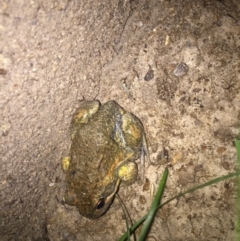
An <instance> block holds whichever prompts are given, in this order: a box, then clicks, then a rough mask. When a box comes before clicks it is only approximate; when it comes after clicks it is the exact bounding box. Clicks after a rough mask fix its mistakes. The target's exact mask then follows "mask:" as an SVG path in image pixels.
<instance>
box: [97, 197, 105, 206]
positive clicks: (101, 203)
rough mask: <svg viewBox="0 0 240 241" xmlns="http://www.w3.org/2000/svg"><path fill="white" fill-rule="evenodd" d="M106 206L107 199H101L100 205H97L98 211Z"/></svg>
mask: <svg viewBox="0 0 240 241" xmlns="http://www.w3.org/2000/svg"><path fill="white" fill-rule="evenodd" d="M104 206H105V199H104V197H101V198H100V199H99V200H98V203H97V205H96V209H101V208H103V207H104Z"/></svg>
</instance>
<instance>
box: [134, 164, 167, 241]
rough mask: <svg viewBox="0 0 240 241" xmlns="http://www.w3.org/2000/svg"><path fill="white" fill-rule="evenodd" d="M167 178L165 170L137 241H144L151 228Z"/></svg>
mask: <svg viewBox="0 0 240 241" xmlns="http://www.w3.org/2000/svg"><path fill="white" fill-rule="evenodd" d="M167 177H168V169H167V168H165V170H164V173H163V176H162V179H161V181H160V183H159V186H158V190H157V193H156V195H155V198H154V200H153V202H152V205H151V208H150V210H149V212H148V216H147V218H146V220H145V222H144V225H143V227H142V230H141V233H140V236H139V239H138V240H139V241H144V240H145V239H146V237H147V235H148V232H149V230H150V228H151V225H152V222H153V220H154V217H155V215H156V212H157V207H158V206H159V204H160V202H161V198H162V195H163V191H164V188H165V185H166V182H167Z"/></svg>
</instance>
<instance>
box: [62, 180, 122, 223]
mask: <svg viewBox="0 0 240 241" xmlns="http://www.w3.org/2000/svg"><path fill="white" fill-rule="evenodd" d="M119 184H120V179H118V180H116V181H112V182H111V183H109V184H108V185H107V186H105V187H104V186H99V185H96V186H95V188H93V189H92V191H91V192H90V190H89V187H90V186H92V183H87V184H86V185H85V186H82V187H81V192H79V193H76V192H75V191H76V189H75V191H73V189H71V188H68V189H67V191H66V194H65V197H64V199H65V202H66V203H67V204H69V205H72V206H76V207H77V208H78V211H79V213H80V214H81V215H83V216H84V217H87V218H90V219H95V218H98V217H100V216H102V215H103V214H104V213H105V212H106V211H107V210H108V208H109V207H110V205H111V203H112V201H113V198H114V196H115V194H116V192H117V189H118V186H119ZM86 187H88V189H86Z"/></svg>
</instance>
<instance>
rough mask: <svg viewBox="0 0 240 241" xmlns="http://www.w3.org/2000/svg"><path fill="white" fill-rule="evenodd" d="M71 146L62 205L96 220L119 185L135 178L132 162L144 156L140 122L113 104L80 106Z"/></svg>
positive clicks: (66, 160)
mask: <svg viewBox="0 0 240 241" xmlns="http://www.w3.org/2000/svg"><path fill="white" fill-rule="evenodd" d="M71 131H72V145H71V151H70V156H69V158H64V159H63V163H62V166H63V169H64V170H65V172H66V183H67V189H66V193H65V197H64V199H65V202H66V203H67V204H69V205H75V206H76V207H77V208H78V210H79V212H80V214H81V215H83V216H85V217H87V218H91V219H92V218H97V217H99V216H101V215H102V214H103V213H104V212H106V210H107V209H108V208H109V206H110V204H111V202H112V200H113V197H114V195H115V193H116V191H117V189H118V187H119V184H120V182H123V183H125V184H127V185H130V184H132V183H133V182H134V181H135V180H136V178H137V166H136V164H135V162H134V160H136V159H138V158H139V157H141V159H142V169H143V165H144V162H143V160H144V154H146V155H147V156H148V152H147V146H146V139H145V134H144V129H143V126H142V124H141V122H140V120H139V119H138V118H137V117H135V116H134V115H133V114H131V113H128V112H126V111H125V110H124V109H123V108H122V107H121V106H119V105H118V104H117V103H116V102H114V101H108V102H107V103H105V104H104V105H101V104H100V102H99V101H87V102H84V103H83V104H82V105H81V107H80V108H79V109H78V110H77V111H76V112H75V114H74V116H73V119H72V127H71Z"/></svg>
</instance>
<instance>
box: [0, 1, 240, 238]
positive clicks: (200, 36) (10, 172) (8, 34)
mask: <svg viewBox="0 0 240 241" xmlns="http://www.w3.org/2000/svg"><path fill="white" fill-rule="evenodd" d="M239 19H240V4H239V1H238V0H230V1H224V0H223V1H214V0H209V1H207V0H201V1H190V0H189V1H188V0H186V1H180V0H172V1H164V0H161V1H159V0H153V1H147V0H143V1H140V0H112V1H108V0H102V1H100V0H99V1H93V0H89V1H77V0H59V1H58V0H56V1H53V0H52V1H45V0H38V1H37V0H36V1H27V0H15V1H5V0H2V1H1V2H0V113H1V114H0V135H1V137H0V153H1V169H0V172H1V173H0V239H1V240H3V241H5V240H19V241H20V240H24V241H26V240H37V241H40V240H51V241H55V240H69V241H70V240H95V241H97V240H117V239H118V238H119V237H120V236H121V235H122V234H123V233H124V231H125V229H126V227H125V220H124V217H123V212H122V210H121V207H120V205H119V203H118V200H115V201H114V203H113V205H112V207H111V208H110V210H109V211H108V212H107V213H106V214H105V215H104V216H103V217H101V218H100V219H97V220H93V221H90V220H87V219H85V218H83V217H81V216H80V215H79V213H78V212H77V209H76V208H74V207H69V206H67V205H65V204H64V203H63V200H62V197H63V194H64V188H65V182H64V179H65V176H64V174H63V172H62V170H61V158H62V157H63V156H65V155H67V154H68V151H69V146H70V136H69V124H70V119H71V115H72V114H73V112H74V110H75V109H76V108H77V107H78V106H79V104H80V102H81V101H83V100H84V99H99V100H100V101H101V102H103V103H104V102H106V101H107V100H110V99H113V100H115V101H117V102H118V103H119V104H121V105H122V106H123V107H124V108H125V109H127V110H129V111H130V112H133V113H135V114H136V115H137V116H138V117H139V118H140V119H141V121H142V122H143V125H144V126H145V130H146V135H147V139H148V142H149V151H150V154H151V160H152V165H151V166H149V167H147V168H146V178H148V180H149V186H147V185H145V186H144V187H145V188H143V185H142V184H141V182H140V181H138V182H136V183H134V184H133V185H132V186H131V187H128V188H126V189H123V188H122V189H120V192H119V194H120V196H121V198H122V199H123V201H124V203H125V205H126V206H127V208H128V210H129V213H130V215H131V217H132V219H133V220H134V221H135V220H138V219H139V218H140V217H141V216H142V215H144V214H145V213H146V212H147V210H148V208H149V206H150V204H151V198H150V189H152V188H153V187H155V188H156V187H157V184H158V182H159V180H160V178H161V175H162V172H163V170H164V167H165V166H166V165H169V164H170V165H171V167H170V176H169V179H168V182H167V188H166V191H165V196H164V200H167V199H168V198H170V197H172V196H174V195H176V194H177V193H179V192H181V191H185V190H187V189H189V188H191V187H193V186H195V185H198V184H202V183H204V182H207V181H209V180H211V179H213V178H215V177H218V176H221V175H225V174H228V173H231V172H233V171H234V170H235V163H236V151H235V148H234V145H233V138H234V136H235V135H236V134H237V133H238V131H239V122H240V93H239V90H240V62H239V59H240V38H239V36H240V27H239V24H240V22H239ZM234 186H235V182H234V179H232V180H228V181H225V182H222V183H219V184H218V185H213V186H211V187H208V188H205V189H202V190H199V191H197V192H194V193H192V194H189V195H186V196H185V197H184V198H180V199H179V200H175V201H173V202H171V203H169V204H168V205H166V206H165V207H164V208H163V209H161V210H160V211H159V213H158V214H157V218H156V219H155V222H154V224H153V228H152V230H151V232H150V235H149V239H148V240H164V241H170V240H174V241H181V240H185V241H187V240H191V241H193V240H198V241H199V240H205V241H206V240H211V241H215V240H216V241H217V240H233V238H234V219H235V217H234V196H235V194H234Z"/></svg>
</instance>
